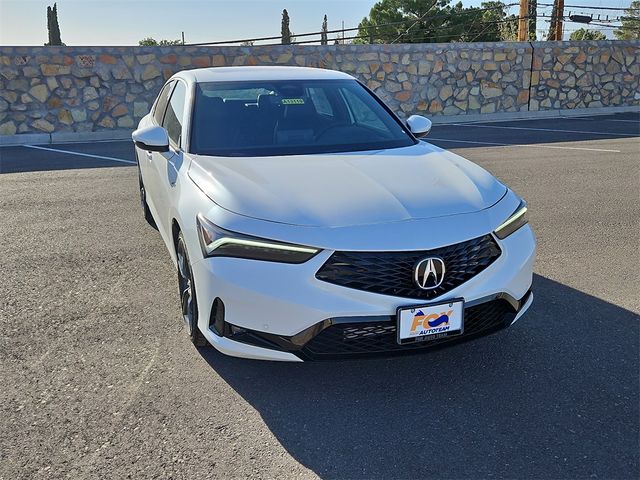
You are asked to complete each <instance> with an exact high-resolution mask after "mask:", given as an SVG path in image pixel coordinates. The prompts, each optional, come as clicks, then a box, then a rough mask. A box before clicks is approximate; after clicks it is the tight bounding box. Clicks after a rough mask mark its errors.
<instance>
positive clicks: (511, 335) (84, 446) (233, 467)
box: [0, 113, 640, 480]
mask: <svg viewBox="0 0 640 480" xmlns="http://www.w3.org/2000/svg"><path fill="white" fill-rule="evenodd" d="M429 139H430V141H431V142H433V143H435V144H437V145H439V146H442V147H444V148H447V149H451V150H453V151H455V152H456V153H459V154H461V155H463V156H465V157H467V158H469V159H471V160H473V161H475V162H477V163H478V164H480V165H482V166H483V167H485V168H487V169H488V170H490V171H491V172H493V173H494V174H495V175H497V176H498V177H499V178H500V179H502V180H503V181H505V182H506V183H507V184H508V185H510V186H511V187H512V188H513V189H514V190H516V192H518V193H519V194H520V195H522V196H523V197H524V198H526V199H527V200H528V202H529V206H530V221H531V223H532V225H533V227H534V229H535V232H536V234H537V237H538V241H539V250H538V259H537V263H536V268H535V270H536V275H535V279H534V286H533V288H534V294H535V301H534V305H533V306H532V308H531V310H530V311H529V313H528V314H527V315H526V316H525V317H524V318H523V319H522V320H521V321H519V322H518V323H517V324H516V325H514V327H512V328H510V329H508V330H505V331H503V332H500V333H498V334H495V335H493V336H490V337H485V338H482V339H479V340H476V341H474V342H469V343H464V344H460V345H456V346H453V347H450V348H445V349H440V350H436V351H433V352H428V353H423V354H420V355H411V356H405V357H394V358H381V359H370V360H357V361H349V362H341V363H338V364H336V363H305V364H282V363H270V362H256V361H250V360H241V359H234V358H228V357H224V356H223V355H221V354H219V353H217V352H216V351H214V350H211V349H204V350H201V351H198V350H197V349H195V348H193V347H192V345H191V344H190V343H189V340H188V337H187V334H186V332H185V331H184V327H183V326H182V320H181V318H180V308H179V301H178V295H177V288H176V286H177V283H176V278H175V273H174V271H173V267H172V265H171V263H170V259H169V255H168V253H167V252H166V249H165V247H164V245H163V243H162V241H161V239H160V237H159V235H158V234H157V232H156V231H154V230H152V229H151V228H149V227H148V226H147V225H146V224H145V223H144V220H143V217H142V214H141V211H140V209H139V203H138V192H137V173H136V169H135V161H134V158H133V150H132V146H131V144H130V143H129V142H95V143H91V144H65V145H42V146H28V147H25V146H20V147H2V148H0V173H2V175H0V213H1V215H0V244H1V245H2V255H0V272H1V273H2V281H1V282H0V324H1V328H2V332H1V335H0V358H1V365H2V388H0V415H1V419H0V479H7V480H8V479H18V478H20V479H21V478H25V479H26V478H29V479H31V478H34V479H40V478H43V479H44V478H63V477H64V478H129V477H131V478H147V477H158V478H205V477H207V478H248V477H252V478H293V477H296V478H297V477H300V478H316V477H320V478H327V479H343V478H345V479H346V478H349V479H370V478H456V479H460V478H474V479H475V478H536V479H537V478H541V479H542V478H544V479H547V478H571V479H574V478H607V479H631V478H638V477H639V476H640V468H639V460H638V455H639V454H638V452H639V447H640V445H639V416H640V410H639V398H640V397H639V390H640V388H639V387H640V386H639V383H640V380H639V377H638V372H639V352H640V348H639V347H640V345H639V343H640V328H639V320H640V315H639V314H640V294H639V290H640V289H639V287H640V278H639V273H638V265H640V258H639V257H640V254H639V245H640V224H639V218H640V217H639V215H638V214H639V212H640V194H639V191H640V115H639V114H637V113H628V114H617V115H609V116H598V117H597V116H593V117H581V118H571V119H569V118H566V119H561V118H560V119H544V120H528V121H511V122H495V123H483V124H472V125H471V124H459V125H441V126H435V127H434V129H433V132H432V133H431V135H430V137H429ZM34 147H38V148H34Z"/></svg>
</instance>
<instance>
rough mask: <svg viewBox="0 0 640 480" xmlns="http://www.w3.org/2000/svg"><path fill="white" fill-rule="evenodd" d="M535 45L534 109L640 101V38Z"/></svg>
mask: <svg viewBox="0 0 640 480" xmlns="http://www.w3.org/2000/svg"><path fill="white" fill-rule="evenodd" d="M533 45H534V53H533V71H532V76H531V101H530V105H529V107H530V109H531V110H561V109H571V108H597V107H612V106H619V105H629V106H632V105H640V59H639V58H638V55H639V49H638V47H639V46H640V42H638V41H635V42H611V41H601V42H558V43H556V42H538V43H534V44H533Z"/></svg>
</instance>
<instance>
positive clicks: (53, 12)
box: [45, 3, 64, 46]
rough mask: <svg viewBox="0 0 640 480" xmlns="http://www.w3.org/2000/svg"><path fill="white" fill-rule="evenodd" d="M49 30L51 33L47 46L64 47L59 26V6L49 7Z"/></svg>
mask: <svg viewBox="0 0 640 480" xmlns="http://www.w3.org/2000/svg"><path fill="white" fill-rule="evenodd" d="M47 30H48V31H49V42H48V43H45V45H48V46H52V45H64V43H62V39H61V38H60V25H59V24H58V5H57V4H55V3H54V4H53V8H51V7H47Z"/></svg>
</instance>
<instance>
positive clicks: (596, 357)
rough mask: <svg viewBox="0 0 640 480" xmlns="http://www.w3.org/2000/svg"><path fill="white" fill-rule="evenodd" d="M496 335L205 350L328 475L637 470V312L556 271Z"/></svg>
mask: <svg viewBox="0 0 640 480" xmlns="http://www.w3.org/2000/svg"><path fill="white" fill-rule="evenodd" d="M533 289H534V294H535V300H534V304H533V306H532V308H531V310H530V311H529V312H528V313H527V315H526V316H525V317H524V318H523V319H522V320H520V321H518V322H517V323H516V324H515V325H514V326H513V327H511V328H509V329H507V330H504V331H501V332H499V333H497V334H494V335H491V336H489V337H484V338H481V339H478V340H474V341H472V342H466V343H462V344H458V345H455V346H451V347H448V348H444V349H439V350H434V351H431V352H424V353H421V354H417V355H410V356H402V357H391V358H381V359H367V360H352V361H343V362H338V363H330V362H325V363H277V362H259V361H251V360H241V359H234V358H230V357H226V356H224V355H222V354H220V353H218V352H217V351H215V350H214V349H203V350H201V354H202V356H203V358H204V359H205V360H206V361H207V362H208V363H209V364H210V365H211V367H212V368H213V369H214V370H215V371H216V372H217V373H218V374H219V375H220V376H221V377H222V378H223V379H224V380H225V381H226V382H227V383H228V384H229V385H230V386H231V387H233V388H234V389H235V390H236V391H237V392H238V393H239V394H240V395H241V396H242V397H243V398H244V399H245V400H246V401H247V402H248V403H249V404H251V405H252V406H253V407H254V408H255V409H256V410H257V411H258V413H259V414H260V415H261V416H262V418H263V420H264V422H265V423H266V425H267V426H268V428H269V429H270V430H271V432H272V433H273V435H274V436H275V437H276V438H277V439H278V441H279V442H280V443H281V444H282V446H283V447H284V448H285V449H286V450H287V451H288V452H289V454H290V455H292V456H293V457H294V458H295V459H296V460H297V461H299V462H300V463H301V464H303V465H304V466H306V467H307V468H309V469H311V470H312V471H313V472H315V473H316V474H317V475H318V476H320V477H321V478H331V479H334V478H335V479H338V478H360V479H365V478H366V479H369V478H484V477H498V478H500V477H510V478H578V477H591V476H593V477H598V478H599V477H606V478H636V477H637V476H638V455H637V448H638V416H639V409H638V394H639V379H638V375H637V374H638V351H639V334H640V332H639V316H638V315H637V314H635V313H633V312H631V311H628V310H625V309H623V308H620V307H618V306H616V305H613V304H610V303H608V302H605V301H603V300H600V299H598V298H596V297H594V296H591V295H587V294H585V293H582V292H580V291H577V290H575V289H573V288H570V287H568V286H565V285H562V284H560V283H557V282H555V281H553V280H550V279H548V278H544V277H542V276H539V275H536V276H535V278H534V286H533Z"/></svg>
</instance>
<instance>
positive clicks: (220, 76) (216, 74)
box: [174, 66, 353, 83]
mask: <svg viewBox="0 0 640 480" xmlns="http://www.w3.org/2000/svg"><path fill="white" fill-rule="evenodd" d="M174 77H178V78H183V79H184V80H187V81H189V82H194V83H200V82H238V81H252V80H253V81H255V80H345V79H350V80H353V77H352V76H351V75H348V74H346V73H343V72H337V71H335V70H327V69H323V68H309V67H285V66H269V67H212V68H197V69H194V70H184V71H182V72H179V73H176V74H175V75H174Z"/></svg>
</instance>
